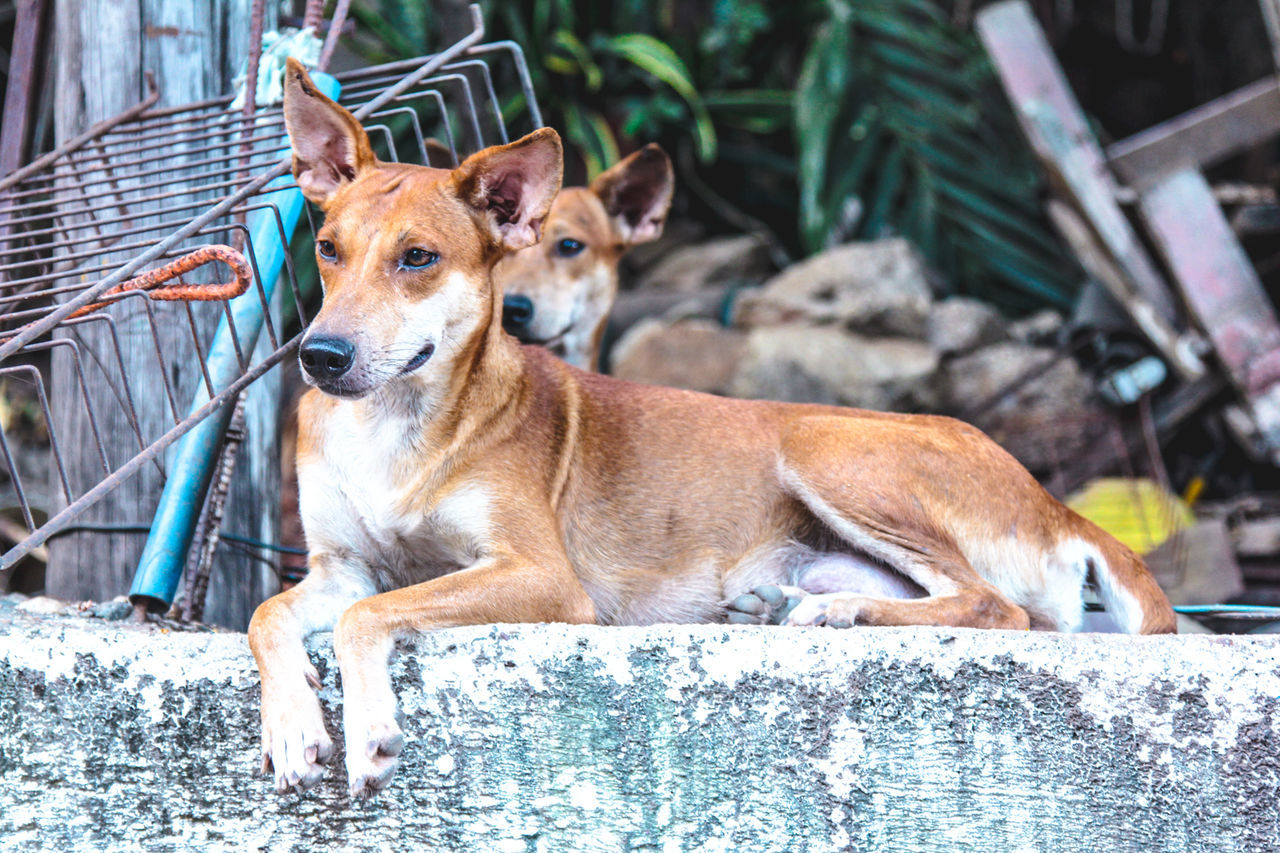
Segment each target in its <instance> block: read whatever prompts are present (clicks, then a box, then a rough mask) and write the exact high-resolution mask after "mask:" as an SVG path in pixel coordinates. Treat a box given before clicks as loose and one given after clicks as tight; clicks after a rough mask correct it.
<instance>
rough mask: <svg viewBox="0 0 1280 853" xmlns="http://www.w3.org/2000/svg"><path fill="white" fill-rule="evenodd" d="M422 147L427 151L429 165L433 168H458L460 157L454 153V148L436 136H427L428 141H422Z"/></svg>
mask: <svg viewBox="0 0 1280 853" xmlns="http://www.w3.org/2000/svg"><path fill="white" fill-rule="evenodd" d="M422 147H423V149H424V150H425V151H426V152H427V165H428V166H430V167H431V168H433V169H456V168H458V158H457V157H456V156H455V155H454V153H453V149H452V148H450V147H449V146H448V145H445V144H444V143H443V142H441V141H440V140H439V139H436V138H435V137H434V136H429V137H427V139H426V141H425V142H423V143H422Z"/></svg>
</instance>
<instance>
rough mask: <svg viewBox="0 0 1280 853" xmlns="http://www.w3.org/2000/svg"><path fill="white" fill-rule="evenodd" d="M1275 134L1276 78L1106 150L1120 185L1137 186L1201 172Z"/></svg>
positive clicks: (1279, 108) (1279, 90) (1279, 119)
mask: <svg viewBox="0 0 1280 853" xmlns="http://www.w3.org/2000/svg"><path fill="white" fill-rule="evenodd" d="M1277 134H1280V80H1277V79H1275V78H1267V79H1264V80H1259V81H1258V82H1256V83H1251V84H1249V85H1248V86H1245V87H1244V88H1242V89H1237V90H1236V91H1234V92H1232V93H1231V94H1229V95H1224V96H1222V97H1221V98H1218V99H1217V100H1214V101H1210V102H1209V103H1207V104H1205V105H1204V106H1201V107H1196V108H1195V109H1193V110H1189V111H1187V112H1185V113H1183V114H1182V115H1180V116H1176V117H1175V118H1171V119H1169V120H1168V121H1165V122H1161V123H1160V124H1158V125H1156V126H1155V127H1153V128H1150V129H1149V130H1144V131H1142V132H1141V133H1136V134H1134V135H1133V136H1130V137H1129V138H1128V139H1122V140H1120V141H1119V142H1116V143H1114V144H1112V145H1110V146H1108V147H1107V151H1106V155H1107V159H1108V160H1110V161H1111V165H1112V166H1113V167H1114V168H1115V170H1116V172H1117V173H1119V175H1120V177H1122V178H1124V179H1125V181H1127V182H1129V183H1132V184H1134V185H1136V186H1142V185H1144V184H1147V183H1150V182H1152V181H1154V180H1157V179H1158V178H1159V177H1160V176H1161V175H1164V174H1168V173H1169V172H1172V171H1176V170H1177V169H1181V168H1204V167H1205V166H1211V165H1213V164H1214V163H1217V162H1219V161H1220V160H1223V159H1225V158H1227V157H1230V156H1231V155H1233V154H1238V153H1240V152H1241V151H1245V150H1247V149H1249V148H1252V147H1254V146H1255V145H1259V144H1261V143H1263V142H1266V141H1267V140H1268V139H1271V138H1273V137H1275V136H1276V135H1277Z"/></svg>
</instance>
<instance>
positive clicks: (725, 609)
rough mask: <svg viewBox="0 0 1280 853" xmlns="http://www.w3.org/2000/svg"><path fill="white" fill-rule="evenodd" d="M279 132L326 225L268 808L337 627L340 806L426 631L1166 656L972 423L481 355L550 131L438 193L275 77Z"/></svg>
mask: <svg viewBox="0 0 1280 853" xmlns="http://www.w3.org/2000/svg"><path fill="white" fill-rule="evenodd" d="M284 112H285V120H286V122H287V124H288V129H289V135H290V138H291V139H292V143H293V154H294V166H293V171H294V174H295V176H296V177H297V181H298V186H299V187H300V188H301V190H302V192H303V193H304V194H305V195H306V197H307V198H308V199H310V200H311V201H313V202H315V203H316V204H317V205H319V206H320V207H321V208H322V209H323V211H324V214H325V221H324V224H323V226H322V227H321V228H320V230H319V231H318V232H317V236H316V255H317V261H318V264H319V270H320V276H321V279H322V281H323V284H324V290H325V295H324V304H323V307H322V309H321V310H320V312H319V314H318V315H317V316H316V318H315V320H314V321H313V322H312V324H311V326H310V328H309V329H308V330H307V333H306V336H305V338H304V339H303V343H302V346H301V349H300V354H299V357H300V360H301V363H302V367H303V370H304V371H305V373H306V379H307V382H309V383H310V384H311V385H313V386H314V388H313V389H312V390H311V391H309V392H308V393H307V395H306V396H305V397H304V398H303V400H302V403H301V406H300V412H299V435H298V479H299V488H300V502H301V513H302V518H303V524H304V527H305V530H306V536H307V545H308V549H309V552H310V554H309V573H308V575H307V577H306V579H305V580H304V581H302V583H300V584H299V585H298V586H296V587H294V588H293V589H290V590H288V591H286V592H283V593H281V594H280V595H277V596H275V597H273V598H271V599H269V600H268V601H266V602H264V603H263V604H262V605H261V606H260V607H259V608H258V610H257V612H256V613H255V614H254V617H253V620H252V623H251V625H250V627H249V642H250V645H251V647H252V649H253V653H254V656H255V658H256V659H257V663H258V667H259V670H260V672H261V676H262V743H263V764H264V768H272V769H273V770H274V773H275V780H276V786H277V788H278V789H279V790H281V791H286V790H289V789H302V788H306V787H309V786H311V785H314V784H315V783H316V782H317V781H318V780H319V779H320V778H321V774H322V771H323V765H324V763H325V762H326V761H327V760H328V758H329V757H330V755H331V754H332V744H331V742H330V739H329V736H328V734H327V733H326V731H325V727H324V721H323V717H322V715H321V710H320V705H319V702H318V700H317V697H316V695H315V693H314V691H313V690H312V688H311V686H310V685H309V684H308V682H312V683H315V682H316V674H315V670H314V669H313V668H312V665H311V663H310V661H309V660H308V658H307V654H306V651H305V649H304V647H303V638H304V637H305V636H306V635H308V634H310V633H313V632H316V631H324V630H329V629H333V631H334V648H335V651H336V654H337V658H338V663H339V666H340V668H341V674H342V684H343V689H344V692H345V698H344V705H343V727H344V729H345V738H346V765H347V779H348V784H349V788H350V792H351V794H352V796H354V797H361V796H367V795H369V794H371V793H373V792H374V791H376V790H378V789H380V788H382V787H384V786H385V785H386V784H387V782H388V780H389V779H390V778H391V775H392V772H393V770H394V768H395V764H396V760H397V758H396V757H397V755H398V754H399V752H400V750H401V748H402V745H403V735H402V733H401V730H400V726H399V723H398V722H397V708H396V697H395V695H394V693H393V691H392V687H391V681H390V677H389V674H388V668H387V664H388V659H389V656H390V654H391V652H392V648H393V644H394V643H395V641H396V640H397V639H398V638H401V637H407V636H412V635H414V634H416V633H418V632H422V631H428V630H431V629H434V628H444V627H450V626H457V625H472V624H479V623H490V622H570V623H599V624H604V625H628V624H630V625H636V624H651V623H655V622H707V621H717V620H723V619H725V618H726V615H727V614H730V613H732V614H737V615H736V617H735V618H738V619H741V620H750V621H756V622H761V623H773V622H782V623H784V624H788V625H827V626H844V625H850V626H851V625H945V626H971V627H985V628H1005V629H1014V630H1024V629H1027V628H1029V627H1034V628H1043V629H1057V630H1071V629H1073V628H1075V627H1076V626H1077V625H1079V624H1080V619H1081V612H1082V598H1081V596H1082V590H1083V588H1084V586H1085V585H1086V583H1089V582H1091V581H1092V582H1094V583H1096V584H1097V586H1098V588H1099V591H1100V593H1101V596H1102V598H1103V600H1104V602H1105V603H1106V605H1107V607H1108V609H1109V610H1110V611H1111V613H1112V614H1113V615H1114V616H1115V618H1116V620H1117V621H1118V622H1119V624H1120V625H1121V626H1122V627H1123V628H1125V629H1126V630H1128V631H1133V632H1147V633H1154V632H1170V631H1173V630H1174V619H1173V613H1172V610H1171V609H1170V607H1169V604H1168V602H1167V601H1166V599H1165V597H1164V595H1163V594H1162V593H1161V592H1160V589H1159V587H1158V586H1157V585H1156V583H1155V581H1154V580H1153V578H1152V576H1151V574H1150V573H1149V572H1148V571H1147V569H1146V567H1145V566H1144V565H1143V564H1142V562H1141V561H1140V560H1139V559H1138V558H1137V557H1136V556H1135V555H1134V554H1133V553H1132V552H1130V551H1129V550H1128V549H1126V548H1125V547H1124V546H1123V545H1121V544H1120V543H1119V542H1117V541H1116V540H1115V539H1113V538H1112V537H1111V536H1109V535H1107V534H1106V533H1104V532H1103V531H1102V530H1100V529H1099V528H1097V527H1096V526H1094V525H1093V524H1091V523H1089V522H1088V521H1085V520H1084V519H1082V518H1081V517H1080V516H1078V515H1076V514H1075V513H1073V512H1071V511H1070V510H1069V509H1067V508H1066V507H1064V506H1063V505H1062V504H1060V503H1058V502H1057V501H1056V500H1054V499H1053V498H1052V497H1050V496H1049V494H1048V493H1047V492H1045V491H1044V489H1042V488H1041V487H1040V485H1039V484H1037V483H1036V481H1035V480H1034V479H1033V478H1032V477H1031V475H1030V474H1028V473H1027V472H1026V470H1025V469H1023V468H1022V467H1021V466H1020V465H1019V464H1018V463H1017V462H1016V461H1015V460H1014V459H1013V457H1011V456H1010V455H1009V454H1007V453H1006V452H1005V451H1004V450H1002V449H1001V448H1000V447H998V446H997V445H996V444H994V443H993V442H992V441H991V440H990V439H988V438H987V437H986V436H984V435H983V434H982V433H981V432H979V431H978V430H976V429H974V428H973V427H971V426H968V425H966V424H964V423H961V422H958V421H955V420H951V419H948V418H942V417H932V416H907V415H895V414H885V413H880V412H866V411H857V410H852V409H842V408H836V407H830V406H816V405H793V404H780V403H769V402H761V401H746V400H731V399H723V398H718V397H713V396H708V395H703V394H695V393H691V392H686V391H678V390H672V389H666V388H655V387H648V386H642V385H634V384H630V383H626V382H622V381H619V380H615V379H611V378H609V377H606V376H599V375H596V374H591V373H584V372H582V371H580V370H577V369H575V368H573V367H571V366H569V365H567V364H565V363H564V362H562V361H560V360H559V359H556V358H555V357H554V356H552V355H551V354H550V353H548V352H546V351H545V350H543V349H540V348H538V347H534V346H523V345H521V344H519V343H518V342H517V341H516V340H515V339H514V338H512V337H511V336H510V335H508V334H507V333H506V332H504V331H503V329H502V297H501V294H500V293H499V292H498V290H497V288H496V287H495V285H494V283H493V279H492V271H493V268H494V266H495V264H497V263H498V262H499V261H500V260H501V259H502V257H504V256H505V255H507V254H509V253H511V252H513V251H518V250H520V249H523V248H526V247H528V246H531V245H534V244H535V243H537V242H538V239H539V236H540V233H541V231H542V228H543V223H544V222H545V220H546V218H547V215H548V212H549V210H550V209H551V206H552V203H553V200H554V199H555V197H556V192H557V191H558V190H559V188H560V177H561V149H560V139H559V137H558V136H557V135H556V133H555V132H554V131H552V130H549V129H542V130H538V131H535V132H534V133H531V134H529V135H528V136H526V137H524V138H523V139H520V140H518V141H516V142H514V143H511V144H509V145H504V146H499V147H494V148H488V149H485V150H483V151H481V152H479V153H477V154H475V155H473V156H471V157H469V158H467V160H466V161H464V162H463V163H462V164H461V165H460V166H459V167H458V168H456V169H453V170H443V169H433V168H430V167H423V166H412V165H403V164H396V163H381V162H378V160H377V159H376V158H375V157H374V155H373V152H372V149H371V148H370V146H369V140H368V138H367V137H366V135H365V132H364V130H363V129H362V128H361V127H360V125H359V123H358V122H357V121H356V120H355V119H354V118H353V117H352V116H351V114H350V113H348V112H347V111H346V110H344V109H342V108H341V107H339V106H338V105H336V104H334V103H333V102H332V101H330V100H329V99H327V98H325V97H324V96H323V95H321V94H320V93H319V92H317V91H316V89H315V88H314V87H313V86H312V84H311V82H310V80H309V78H308V77H307V75H306V72H305V71H304V70H303V68H302V66H301V65H299V64H298V63H296V62H294V61H292V60H291V61H290V65H289V69H288V72H287V81H286V89H285V105H284ZM644 225H645V223H644V222H638V223H636V224H635V227H644Z"/></svg>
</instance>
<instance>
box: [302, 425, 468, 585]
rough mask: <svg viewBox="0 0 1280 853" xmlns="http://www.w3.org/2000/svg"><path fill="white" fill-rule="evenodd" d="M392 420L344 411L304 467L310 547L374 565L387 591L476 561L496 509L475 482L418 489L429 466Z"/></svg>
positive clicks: (304, 513)
mask: <svg viewBox="0 0 1280 853" xmlns="http://www.w3.org/2000/svg"><path fill="white" fill-rule="evenodd" d="M392 426H394V425H385V424H374V425H373V427H369V426H368V425H366V424H363V423H360V422H358V421H356V420H355V419H354V418H352V417H350V416H349V415H345V414H343V413H337V414H335V416H334V417H333V418H332V420H331V422H330V423H328V424H326V427H327V428H326V430H325V433H324V443H323V445H321V447H320V450H321V452H320V453H319V454H317V455H316V456H315V457H312V458H311V459H310V460H308V462H307V463H306V464H304V465H300V466H299V469H298V487H299V492H300V494H299V508H300V510H301V513H302V521H303V527H304V528H305V531H306V535H307V546H308V549H309V550H311V551H313V552H319V551H330V552H333V553H336V554H342V555H343V556H344V557H345V558H347V559H349V560H351V561H352V562H357V563H360V564H363V565H365V566H367V567H368V568H369V569H370V570H371V571H372V572H373V573H374V575H375V580H376V582H377V585H378V586H379V587H381V588H384V589H389V588H395V587H400V586H405V585H407V584H410V583H418V582H421V581H423V580H426V579H428V578H430V577H435V576H438V575H440V574H443V573H445V572H448V571H452V570H454V569H457V568H461V567H463V566H466V565H470V564H471V563H472V562H474V561H475V560H476V559H478V557H479V554H480V550H481V543H483V541H484V537H485V535H486V533H487V528H488V515H489V513H488V510H489V506H488V500H487V496H486V495H485V494H484V493H483V492H482V491H481V490H479V489H477V488H475V487H468V486H463V487H458V488H454V489H453V490H452V491H450V492H448V493H446V494H443V495H438V496H431V495H423V494H419V493H418V492H417V490H416V489H415V488H414V483H415V482H417V481H419V480H420V479H421V477H420V475H421V474H422V472H421V471H418V470H416V469H415V467H414V465H413V454H412V453H408V452H406V450H405V443H404V435H405V433H404V432H403V430H393V429H391V428H390V427H392Z"/></svg>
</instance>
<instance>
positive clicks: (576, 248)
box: [556, 237, 586, 258]
mask: <svg viewBox="0 0 1280 853" xmlns="http://www.w3.org/2000/svg"><path fill="white" fill-rule="evenodd" d="M585 248H586V246H584V245H582V244H581V243H579V242H578V241H577V240H575V239H573V238H572V237H565V238H564V239H563V240H561V241H560V242H559V243H556V254H557V255H559V256H560V257H562V258H572V257H573V256H574V255H576V254H578V253H579V252H581V251H582V250H583V249H585Z"/></svg>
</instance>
